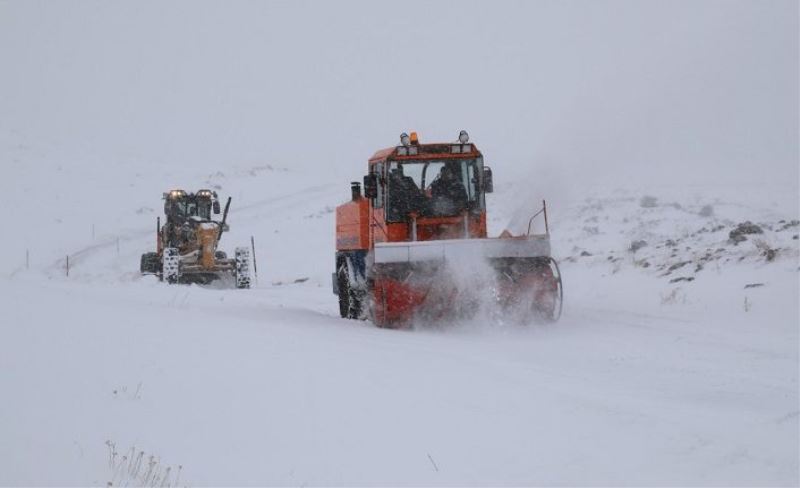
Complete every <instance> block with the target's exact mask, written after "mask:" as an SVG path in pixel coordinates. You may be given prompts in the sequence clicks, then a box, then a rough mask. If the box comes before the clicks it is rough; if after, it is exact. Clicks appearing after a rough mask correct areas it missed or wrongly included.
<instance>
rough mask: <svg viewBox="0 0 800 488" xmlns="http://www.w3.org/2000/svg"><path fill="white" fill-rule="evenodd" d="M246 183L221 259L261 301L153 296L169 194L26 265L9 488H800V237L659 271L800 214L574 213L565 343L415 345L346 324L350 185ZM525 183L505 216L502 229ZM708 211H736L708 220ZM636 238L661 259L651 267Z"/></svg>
mask: <svg viewBox="0 0 800 488" xmlns="http://www.w3.org/2000/svg"><path fill="white" fill-rule="evenodd" d="M233 173H234V175H233V176H230V177H227V176H226V177H225V178H221V177H219V178H213V177H212V178H210V179H208V178H206V176H205V174H204V173H200V174H197V175H196V176H195V177H194V178H191V179H190V180H193V181H198V182H199V183H198V184H202V183H208V182H211V183H214V184H219V186H221V189H220V190H218V191H220V193H221V195H226V194H227V191H228V189H229V188H230V189H231V190H230V191H231V192H232V194H233V196H234V201H233V203H232V205H231V211H230V215H229V221H230V224H231V231H230V232H229V233H226V235H225V236H224V238H223V240H222V247H223V248H224V249H228V248H231V247H234V246H236V245H239V244H245V243H246V242H247V241H248V240H249V235H251V234H252V235H254V236H255V238H256V243H257V250H256V251H257V255H258V259H259V283H258V285H255V284H254V287H253V289H251V290H235V289H226V288H220V287H199V286H194V285H193V286H168V285H165V284H163V283H159V282H158V281H157V280H156V279H155V277H152V276H147V277H141V276H139V274H138V272H137V265H138V256H139V254H141V253H142V252H145V251H147V250H150V248H151V247H153V240H154V238H153V228H154V223H153V222H152V220H154V218H155V214H156V213H157V212H153V213H149V212H148V213H146V214H139V213H137V211H136V210H137V209H139V208H141V207H142V206H144V205H146V204H148V203H149V205H150V206H151V207H154V208H158V199H159V198H160V194H161V191H162V188H158V187H156V186H152V187H150V186H146V185H141V186H140V185H136V186H135V187H133V188H131V189H130V190H128V192H129V193H128V194H127V195H126V196H125V198H117V199H116V201H117V202H119V203H118V204H117V205H116V206H109V207H108V208H107V218H106V219H104V220H100V219H98V222H97V227H98V228H101V229H103V231H102V233H99V235H97V236H96V237H95V239H94V240H92V239H91V236H90V235H86V234H87V232H85V230H86V226H84V228H83V229H73V230H72V232H73V233H72V234H69V233H68V234H67V236H65V239H64V240H63V243H61V242H58V241H56V242H53V241H49V242H47V243H45V244H46V245H45V244H42V245H41V247H40V248H37V250H36V252H35V253H33V256H32V258H33V259H32V265H31V267H30V269H29V270H26V269H24V264H21V263H22V261H21V259H22V256H21V255H20V254H19V253H18V254H17V260H16V266H15V267H14V268H13V269H11V270H10V271H8V272H6V273H5V275H4V277H3V279H2V281H0V288H2V290H0V293H2V296H3V303H4V307H3V309H4V310H5V312H4V320H3V326H2V328H0V348H1V350H0V352H1V354H0V361H2V363H0V364H1V366H2V367H0V371H2V374H0V388H1V389H2V391H4V392H7V394H8V398H9V399H11V401H9V402H3V403H2V406H0V418H3V419H13V420H12V421H8V420H7V421H5V422H4V423H3V431H4V432H3V439H4V442H3V443H2V444H0V446H1V447H0V459H3V462H2V464H3V465H2V467H3V473H4V475H3V477H4V480H5V481H7V482H10V483H12V484H104V483H106V482H108V481H112V482H113V483H114V484H124V483H126V482H127V483H131V484H136V483H137V478H135V477H134V476H133V475H132V474H131V472H130V471H128V468H127V465H125V464H123V463H122V461H120V458H121V457H122V456H123V455H125V453H126V452H128V451H130V450H131V449H133V450H134V452H139V451H142V450H143V451H144V452H145V455H144V458H145V459H147V457H148V456H149V455H151V454H152V455H155V456H157V458H158V461H159V463H160V464H159V466H162V469H165V468H166V467H167V466H170V467H172V475H171V478H170V480H168V482H167V484H171V483H172V482H174V481H176V480H175V473H176V472H177V469H178V468H177V467H178V466H181V478H180V480H179V481H180V483H181V484H188V485H195V484H196V485H209V484H211V485H222V484H225V485H242V484H248V483H253V482H256V483H264V484H282V485H294V484H383V483H386V482H390V483H392V484H465V483H477V484H496V483H500V482H501V483H511V484H556V483H559V484H560V483H564V484H595V483H598V484H611V485H613V484H677V485H685V484H693V485H696V484H728V485H756V484H770V485H772V484H796V483H797V481H798V477H797V472H798V471H797V469H798V464H797V460H798V448H797V445H798V443H797V441H798V435H797V432H798V402H797V398H798V385H797V365H798V330H797V324H798V322H797V319H798V317H797V300H798V284H797V271H798V246H797V242H798V241H797V240H793V239H792V238H791V236H792V235H793V234H796V233H797V228H796V227H794V228H792V229H790V230H788V231H781V232H778V231H774V232H767V233H766V235H765V236H764V238H765V239H771V240H772V245H773V246H776V247H778V248H780V251H779V253H778V256H777V258H776V259H775V260H774V261H772V262H767V261H766V260H765V258H764V257H763V256H761V255H760V254H758V252H756V251H757V248H756V246H755V244H754V243H753V242H750V241H747V242H745V243H742V244H740V245H739V246H733V245H732V244H726V243H725V240H726V239H725V238H726V236H727V231H728V230H729V229H730V228H731V224H722V225H727V226H726V227H725V230H726V231H725V232H722V231H719V232H716V233H701V234H698V235H699V236H700V237H699V238H701V239H706V238H708V239H710V240H713V241H714V242H713V246H714V247H715V248H716V246H722V247H724V248H725V252H724V253H723V255H724V256H725V257H726V258H729V259H732V260H733V261H732V262H728V263H725V262H724V259H723V260H721V261H720V260H718V261H715V263H716V264H715V265H714V267H711V266H708V267H707V269H703V270H701V271H699V272H697V273H696V274H695V273H689V274H690V275H693V276H696V279H695V280H694V281H693V282H688V283H669V278H670V277H671V276H666V277H665V276H661V274H662V272H659V271H657V270H656V268H657V267H658V266H659V265H660V264H662V261H663V262H667V263H668V262H672V261H675V260H678V261H679V260H684V259H686V260H691V261H693V263H694V262H695V261H696V260H697V253H695V252H694V251H693V250H692V249H689V250H685V247H686V246H683V243H682V244H681V251H680V253H679V254H680V255H679V256H676V257H675V258H670V255H669V254H665V251H663V250H661V249H654V248H655V246H656V245H657V243H658V242H659V240H664V239H666V238H667V236H673V237H675V238H676V239H685V240H689V241H691V240H692V239H694V238H692V237H689V236H691V235H692V232H691V231H692V229H695V228H696V229H699V228H702V227H709V226H714V225H715V224H716V223H717V220H714V219H719V220H718V221H719V222H728V220H729V219H734V218H738V219H739V220H744V219H745V218H749V219H753V220H754V221H757V222H761V221H765V222H769V221H774V222H777V220H779V217H780V218H782V219H784V220H787V219H789V220H791V219H793V218H796V216H797V215H796V213H794V212H793V211H792V209H791V208H789V209H785V207H784V208H781V207H780V206H779V207H778V208H769V207H766V208H764V207H758V206H752V204H751V203H750V202H748V201H747V200H745V199H743V198H740V199H738V200H727V199H721V198H722V197H720V198H719V199H718V198H717V197H714V196H712V195H703V197H702V198H700V199H699V200H697V201H693V200H691V199H690V198H689V199H684V200H677V201H678V202H682V206H681V210H678V209H677V208H676V207H675V206H674V205H671V204H670V203H671V202H672V200H670V198H671V195H670V194H669V192H667V191H666V190H665V189H662V193H661V194H659V195H658V197H659V201H664V202H667V203H665V204H663V205H661V206H656V207H655V208H643V207H641V206H640V205H639V200H640V198H639V197H638V195H637V194H636V192H633V191H630V190H628V191H626V190H619V191H612V190H609V191H606V192H605V193H604V191H603V190H599V189H598V190H596V192H595V193H596V194H597V195H600V196H592V197H590V198H588V199H583V200H581V201H576V202H573V203H574V204H573V205H572V206H568V207H567V208H565V209H556V208H552V209H551V212H552V213H553V215H554V217H552V218H551V222H553V224H552V225H553V229H552V232H553V248H554V252H555V253H556V256H557V257H559V259H560V260H561V262H562V271H563V274H564V279H565V300H566V305H565V312H564V316H563V318H562V320H561V321H560V322H559V323H558V324H555V325H541V324H539V325H536V324H533V325H530V326H512V325H503V324H496V323H491V322H482V321H477V322H474V321H473V322H468V323H456V324H449V325H446V326H443V327H422V328H417V329H415V330H412V331H390V330H382V329H377V328H375V327H373V326H371V325H370V324H368V323H366V322H361V321H348V320H343V319H340V318H339V317H338V310H337V304H336V297H335V296H334V295H333V294H332V293H331V289H330V273H331V271H332V265H333V264H332V262H333V258H332V256H333V254H332V250H333V230H332V229H333V219H334V216H333V213H332V212H331V209H332V208H333V207H334V206H335V205H336V204H338V203H341V202H343V201H345V200H346V199H347V197H348V191H349V185H348V182H347V181H346V180H345V181H340V182H333V181H331V182H330V183H329V184H319V182H314V185H313V186H305V185H307V184H308V183H309V178H308V177H307V175H305V174H303V173H302V172H300V171H297V172H295V171H290V170H287V171H275V170H273V171H262V172H255V176H251V175H250V174H249V173H248V172H247V171H239V172H237V171H234V172H233ZM237 173H238V174H237ZM245 175H246V176H245ZM149 178H151V179H152V180H153V181H156V180H161V179H162V178H161V177H157V175H151V176H149ZM498 180H500V179H499V178H498ZM69 183H70V186H71V187H72V188H73V189H74V190H75V191H77V192H81V191H82V190H83V188H81V185H82V184H83V185H89V183H82V179H80V178H78V179H76V180H74V181H70V182H69ZM515 185H516V183H513V182H508V181H506V182H502V181H499V184H498V185H497V186H498V190H497V193H496V194H495V195H492V196H491V197H490V199H489V208H490V212H492V214H491V215H493V216H496V217H495V218H493V219H492V223H491V227H493V229H492V231H493V232H494V233H495V234H496V233H497V232H499V229H501V228H503V227H504V226H505V224H503V223H502V221H503V218H502V216H504V215H505V216H508V215H511V214H512V213H513V212H514V211H515V210H517V209H516V208H514V207H509V206H507V205H508V203H504V202H503V198H504V197H505V196H506V195H508V194H513V193H514V186H515ZM260 188H270V189H271V190H270V192H269V193H268V194H264V193H263V192H260V191H258V189H260ZM187 189H193V187H188V186H187ZM148 192H149V193H151V195H147V193H148ZM682 192H684V190H683V189H680V188H678V189H674V191H673V194H680V193H682ZM54 193H55V192H54ZM773 194H774V195H775V197H776V199H777V200H779V198H777V197H779V196H780V195H779V194H778V193H776V192H773ZM602 195H605V196H602ZM790 200H791V198H789V201H790ZM707 203H713V205H714V208H715V214H716V215H720V216H719V217H713V219H712V220H709V218H707V217H701V216H699V215H697V214H695V212H694V209H695V207H698V206H702V205H705V204H707ZM78 210H80V209H79V208H78V209H76V210H75V211H73V212H70V213H71V214H72V215H78ZM119 212H122V213H124V215H125V218H124V219H123V218H119V216H118V215H115V214H117V213H119ZM680 212H682V213H680ZM65 213H66V212H65ZM559 214H560V215H559ZM723 214H725V215H723ZM555 216H557V217H555ZM605 216H608V217H609V219H608V220H605ZM595 217H597V218H596V219H595ZM770 219H771V220H770ZM506 221H508V219H506ZM586 221H590V222H589V223H591V224H592V225H596V226H597V227H598V230H597V232H589V233H588V234H590V235H587V231H586V230H585V227H586V226H587V223H586ZM595 221H596V222H595ZM735 221H737V220H735V219H734V220H730V222H735ZM49 228H50V229H52V228H58V229H63V228H64V225H63V224H60V223H57V222H55V223H50V224H49ZM42 231H43V230H42ZM698 235H696V236H695V238H697V236H698ZM707 236H713V237H707ZM117 237H118V238H119V252H117V247H116V242H117ZM633 238H642V239H645V240H648V242H649V243H650V244H648V246H647V247H645V248H642V249H640V250H638V251H637V252H636V255H635V256H634V255H633V253H631V252H630V251H627V247H628V246H629V244H630V241H631V239H633ZM77 242H82V244H81V245H78V246H76V245H74V244H73V243H77ZM692 242H694V241H692ZM693 245H695V246H700V247H703V246H706V247H707V246H711V245H712V243H711V242H700V243H696V244H693ZM47 246H49V247H50V249H51V252H49V253H45V252H44V251H43V249H44V248H45V247H47ZM746 246H750V247H746ZM583 249H588V250H589V251H590V252H591V253H592V256H581V255H580V252H579V250H583ZM703 249H705V247H703ZM612 251H613V253H612ZM646 252H647V253H650V254H645V253H646ZM66 254H70V258H71V259H70V262H71V269H70V276H69V277H66V276H65V273H64V269H63V263H62V261H61V258H60V256H61V255H66ZM606 255H608V256H614V255H616V256H619V257H620V258H621V259H620V260H619V261H616V262H612V261H610V260H608V259H607V258H606ZM740 255H742V256H746V257H745V259H743V260H742V261H739V260H738V257H739V256H740ZM645 256H646V257H645ZM640 259H649V260H650V261H652V262H653V265H652V266H651V267H649V268H642V267H641V266H637V265H636V262H637V260H640ZM687 267H688V266H687ZM691 269H692V270H694V265H691ZM680 271H683V270H680ZM302 278H308V279H307V280H306V281H302V282H298V283H295V280H298V279H302ZM750 283H763V284H764V286H762V287H756V288H751V289H745V288H744V286H745V285H746V284H750ZM745 298H746V299H747V300H748V303H749V305H747V309H745V307H746V305H745ZM107 442H110V443H113V445H114V446H115V449H116V451H117V452H118V454H117V457H116V458H115V459H116V461H115V462H114V463H111V465H110V464H109V446H108V445H107V444H106V443H107ZM113 466H115V467H116V468H114V467H113ZM143 472H144V470H143V469H142V470H141V472H140V473H139V476H140V477H141V476H143V475H142V473H143ZM162 475H163V471H162ZM138 483H140V484H142V479H138ZM144 484H146V483H144Z"/></svg>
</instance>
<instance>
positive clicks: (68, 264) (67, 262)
mask: <svg viewBox="0 0 800 488" xmlns="http://www.w3.org/2000/svg"><path fill="white" fill-rule="evenodd" d="M67 278H69V254H67Z"/></svg>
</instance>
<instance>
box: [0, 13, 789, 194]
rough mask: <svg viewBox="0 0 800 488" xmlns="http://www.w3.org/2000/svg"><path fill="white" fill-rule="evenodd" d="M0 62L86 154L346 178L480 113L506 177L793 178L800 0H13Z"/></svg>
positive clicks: (39, 113)
mask: <svg viewBox="0 0 800 488" xmlns="http://www.w3.org/2000/svg"><path fill="white" fill-rule="evenodd" d="M0 66H2V73H1V75H0V130H6V131H9V130H13V131H16V132H18V133H20V134H23V135H24V136H25V137H26V139H28V140H36V141H47V143H49V144H57V145H58V146H57V147H59V148H60V149H59V150H60V151H63V152H64V154H65V155H69V157H70V158H73V159H72V160H73V161H77V160H79V159H80V158H81V157H82V156H86V155H89V154H93V155H94V156H95V157H97V158H100V159H106V160H109V161H113V160H120V161H130V162H131V163H130V164H135V161H137V160H141V161H150V162H160V163H163V164H165V165H171V166H175V167H182V166H185V165H187V164H192V163H193V162H202V163H209V164H211V163H218V164H219V165H220V166H221V167H224V166H225V165H226V164H232V163H236V164H239V163H242V164H256V163H262V164H263V163H272V164H277V165H281V166H288V167H292V166H302V167H303V168H311V167H314V168H319V171H320V172H321V176H324V177H325V178H326V179H330V177H331V175H332V173H333V172H334V171H335V172H336V173H337V174H339V175H344V176H342V177H343V178H345V179H347V180H348V181H349V180H350V179H355V178H357V177H358V176H359V175H360V174H361V173H363V171H364V167H365V161H366V159H367V158H368V157H369V156H370V155H371V154H372V152H373V151H374V150H375V149H378V148H381V147H385V146H388V145H394V144H396V143H397V139H398V135H399V134H400V132H403V131H410V130H417V131H418V132H419V133H420V136H421V138H422V140H423V141H425V140H428V141H430V140H452V139H455V138H456V136H457V134H458V132H459V130H461V129H466V130H468V131H469V132H470V134H471V135H472V138H473V141H474V142H476V143H477V144H478V146H479V147H480V148H481V149H482V150H483V151H484V153H485V154H486V158H487V161H489V162H491V163H492V164H493V165H494V167H495V169H496V171H499V172H500V175H498V177H499V178H500V177H501V175H502V174H503V171H506V172H514V171H519V170H526V171H527V170H532V171H535V170H537V168H543V170H544V169H546V170H548V171H558V172H560V173H561V174H562V175H566V176H569V177H577V178H584V179H585V180H591V179H596V178H605V179H610V180H617V179H620V180H625V181H627V182H630V181H642V182H652V181H656V182H660V181H667V182H676V181H695V180H696V181H700V180H704V179H710V178H722V179H724V180H726V181H743V180H747V179H754V180H757V181H767V180H772V181H792V182H794V184H795V185H797V181H798V5H797V2H796V1H793V0H787V1H780V0H757V1H749V2H741V1H734V0H724V1H672V0H670V1H666V0H665V1H638V0H637V1H575V2H570V1H538V2H537V1H524V2H496V1H492V2H489V1H484V2H463V1H457V2H419V3H417V2H409V1H403V2H384V3H379V2H366V1H365V2H322V1H320V2H266V1H263V2H256V1H252V2H237V1H219V2H205V1H191V2H174V1H171V2H138V1H137V2H106V1H97V2H88V1H71V2H59V1H44V2H37V1H27V0H26V1H2V0H0ZM75 164H77V163H75Z"/></svg>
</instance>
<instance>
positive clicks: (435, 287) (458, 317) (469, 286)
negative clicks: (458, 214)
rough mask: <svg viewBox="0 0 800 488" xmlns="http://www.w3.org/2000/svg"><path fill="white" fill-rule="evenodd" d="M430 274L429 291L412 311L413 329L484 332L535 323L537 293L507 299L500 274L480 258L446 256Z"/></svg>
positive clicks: (465, 253)
mask: <svg viewBox="0 0 800 488" xmlns="http://www.w3.org/2000/svg"><path fill="white" fill-rule="evenodd" d="M429 272H430V273H429V275H428V280H426V283H425V286H427V287H428V290H429V291H428V293H427V295H426V298H425V302H424V304H423V305H422V306H420V307H419V308H418V309H417V310H416V311H415V314H414V318H413V325H414V326H415V327H423V328H431V327H433V328H437V327H444V328H448V327H449V326H451V325H457V326H458V327H459V328H469V329H484V328H495V327H506V326H516V325H527V324H530V323H533V322H535V321H536V320H537V317H536V316H535V314H534V313H533V300H534V296H535V293H536V290H535V289H534V288H530V289H529V290H527V291H526V292H523V293H520V294H518V295H516V296H515V297H513V299H509V296H508V295H507V292H508V289H507V285H508V280H507V279H506V278H505V277H504V275H503V271H502V270H501V269H499V268H498V267H497V266H496V263H492V262H491V261H489V260H487V259H486V258H485V257H484V256H483V255H480V254H478V253H476V252H473V251H463V252H448V256H447V260H446V261H444V262H442V263H441V264H438V265H435V268H433V267H432V268H431V269H430V270H429ZM504 285H505V286H504Z"/></svg>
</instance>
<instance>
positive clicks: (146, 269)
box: [139, 252, 161, 274]
mask: <svg viewBox="0 0 800 488" xmlns="http://www.w3.org/2000/svg"><path fill="white" fill-rule="evenodd" d="M160 267H161V262H160V260H159V259H158V253H155V252H146V253H144V254H142V259H141V261H140V263H139V271H140V272H141V273H142V274H158V272H159V268H160Z"/></svg>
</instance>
